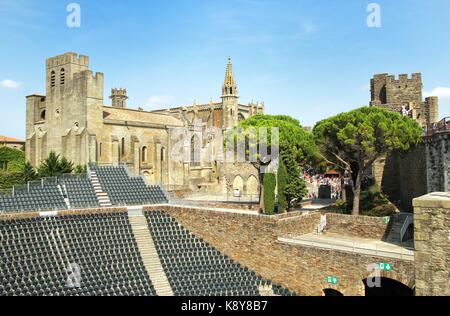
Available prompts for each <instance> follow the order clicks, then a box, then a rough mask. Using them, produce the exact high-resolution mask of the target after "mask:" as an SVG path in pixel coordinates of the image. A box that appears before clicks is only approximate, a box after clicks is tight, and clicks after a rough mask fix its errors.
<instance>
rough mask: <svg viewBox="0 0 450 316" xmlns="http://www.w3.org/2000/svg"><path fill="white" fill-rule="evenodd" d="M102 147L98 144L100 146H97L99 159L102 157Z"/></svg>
mask: <svg viewBox="0 0 450 316" xmlns="http://www.w3.org/2000/svg"><path fill="white" fill-rule="evenodd" d="M102 147H103V143H100V145H99V146H98V148H99V149H98V155H99V156H100V157H101V156H102Z"/></svg>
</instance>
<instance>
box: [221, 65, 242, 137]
mask: <svg viewBox="0 0 450 316" xmlns="http://www.w3.org/2000/svg"><path fill="white" fill-rule="evenodd" d="M238 99H239V96H238V89H237V85H236V82H235V81H234V75H233V65H232V63H231V58H228V65H227V70H226V73H225V82H224V84H223V87H222V107H223V128H224V129H228V128H233V127H235V126H236V125H237V124H238V122H239V120H238Z"/></svg>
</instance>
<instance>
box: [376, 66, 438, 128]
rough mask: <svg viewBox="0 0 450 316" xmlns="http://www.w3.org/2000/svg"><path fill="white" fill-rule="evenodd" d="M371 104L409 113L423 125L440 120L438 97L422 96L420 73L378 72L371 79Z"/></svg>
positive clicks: (405, 113) (404, 113)
mask: <svg viewBox="0 0 450 316" xmlns="http://www.w3.org/2000/svg"><path fill="white" fill-rule="evenodd" d="M370 86H371V102H370V105H371V106H382V107H385V108H388V109H390V110H392V111H394V112H398V113H401V114H403V115H408V116H409V117H411V118H413V119H415V120H416V121H418V122H419V124H420V125H421V126H423V127H426V126H428V125H429V124H432V123H435V122H437V121H438V120H439V113H438V107H439V104H438V99H437V98H436V97H429V98H426V99H425V101H423V98H422V90H423V84H422V75H421V74H420V73H414V74H412V76H411V78H408V75H405V74H402V75H399V77H398V79H396V78H395V76H390V75H388V74H378V75H375V76H374V77H373V79H372V80H371V84H370Z"/></svg>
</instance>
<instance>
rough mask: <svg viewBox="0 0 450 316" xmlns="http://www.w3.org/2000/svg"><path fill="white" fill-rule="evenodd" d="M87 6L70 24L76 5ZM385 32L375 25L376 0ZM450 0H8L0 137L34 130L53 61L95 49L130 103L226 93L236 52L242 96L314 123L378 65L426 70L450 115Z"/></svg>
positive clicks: (348, 97)
mask: <svg viewBox="0 0 450 316" xmlns="http://www.w3.org/2000/svg"><path fill="white" fill-rule="evenodd" d="M71 2H77V3H78V4H79V5H80V6H81V27H80V28H68V27H67V25H66V18H67V15H68V14H69V13H67V12H66V6H67V5H68V4H69V3H71ZM371 2H377V3H378V4H380V6H381V18H382V20H381V23H382V25H381V28H369V27H367V23H366V19H367V16H368V14H369V13H367V12H366V8H367V5H368V4H369V3H371ZM449 13H450V1H448V0H396V1H393V0H385V1H375V0H373V1H366V0H319V1H318V0H304V1H300V0H298V1H293V0H292V1H291V0H278V1H275V0H226V1H225V0H220V1H218V0H164V1H163V0H161V1H156V0H150V1H137V0H129V1H122V0H120V1H119V0H115V1H107V0H89V1H84V0H83V1H81V0H78V1H76V0H75V1H65V0H41V1H32V0H0V48H1V49H0V113H2V115H1V116H0V134H2V135H8V136H13V137H21V138H24V137H25V96H26V95H29V94H33V93H45V82H44V80H45V59H46V58H47V57H51V56H55V55H59V54H61V53H64V52H68V51H74V52H77V53H81V54H85V55H89V56H90V64H91V69H92V70H93V71H100V72H103V73H105V103H106V104H109V101H110V100H109V99H108V98H107V97H108V96H109V91H110V89H111V87H114V86H117V87H124V88H127V89H128V94H129V97H130V100H129V107H133V108H137V107H139V106H142V107H144V108H145V109H147V110H150V109H154V108H158V107H161V106H164V105H172V106H174V105H189V104H192V103H193V101H194V99H196V100H197V102H198V103H201V102H208V101H209V100H210V99H211V98H213V99H214V100H219V97H220V93H221V85H222V82H223V79H224V74H225V67H226V62H227V58H228V56H231V57H232V58H233V64H234V72H235V77H236V80H237V82H238V86H239V92H240V96H241V100H240V101H241V102H242V103H247V102H249V101H251V100H252V99H253V100H255V101H257V100H259V101H264V102H265V104H266V112H267V113H270V114H278V113H283V114H289V115H292V116H294V117H296V118H298V119H299V120H300V121H301V123H302V124H303V125H305V126H311V125H313V124H314V123H315V122H317V121H318V120H320V119H322V118H325V117H328V116H331V115H334V114H337V113H339V112H342V111H347V110H350V109H353V108H356V107H359V106H361V105H366V104H368V102H369V100H370V91H369V80H370V78H371V77H372V75H373V74H375V73H384V72H388V73H391V74H400V73H413V72H422V74H423V80H424V91H425V92H426V93H432V92H434V93H433V94H438V95H439V96H440V97H441V100H440V105H441V107H440V112H441V114H440V116H441V117H444V116H450V58H449V57H450V54H449V51H450V19H448V15H449Z"/></svg>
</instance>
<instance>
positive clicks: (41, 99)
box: [26, 53, 103, 166]
mask: <svg viewBox="0 0 450 316" xmlns="http://www.w3.org/2000/svg"><path fill="white" fill-rule="evenodd" d="M102 106H103V74H102V73H95V74H94V73H93V72H92V71H91V70H89V57H87V56H83V55H78V54H76V53H66V54H63V55H59V56H56V57H52V58H48V59H47V62H46V95H45V96H37V95H31V96H28V97H27V125H26V134H27V143H26V157H27V160H28V161H30V162H31V163H32V164H33V165H34V166H37V165H38V164H39V162H40V161H42V160H43V159H45V158H46V156H47V155H48V153H49V151H50V150H52V151H55V152H56V153H58V154H61V155H63V156H64V157H66V158H67V159H69V160H71V161H73V162H74V163H75V164H85V162H86V161H89V158H90V154H91V153H93V151H94V149H93V148H91V147H92V144H91V137H90V136H91V135H90V134H89V132H88V129H89V128H93V127H95V126H99V124H100V123H101V119H102ZM91 118H96V119H91ZM76 144H79V146H78V149H77V146H76Z"/></svg>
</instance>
